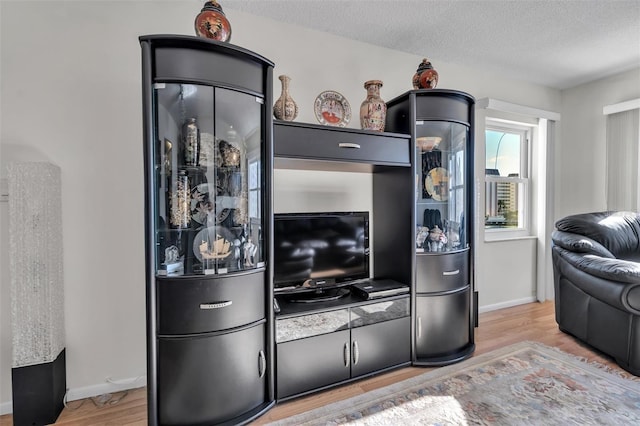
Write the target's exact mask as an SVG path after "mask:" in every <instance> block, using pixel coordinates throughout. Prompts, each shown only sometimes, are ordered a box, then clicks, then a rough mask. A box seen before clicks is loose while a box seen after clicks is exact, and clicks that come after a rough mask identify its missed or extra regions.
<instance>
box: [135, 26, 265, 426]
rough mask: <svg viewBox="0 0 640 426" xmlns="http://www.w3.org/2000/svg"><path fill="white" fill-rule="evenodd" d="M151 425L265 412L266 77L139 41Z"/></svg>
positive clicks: (161, 41)
mask: <svg viewBox="0 0 640 426" xmlns="http://www.w3.org/2000/svg"><path fill="white" fill-rule="evenodd" d="M140 44H141V47H142V100H143V114H144V128H143V136H144V171H145V239H146V244H145V253H146V297H147V380H148V386H147V393H148V422H149V424H150V425H211V424H243V423H247V422H249V421H251V420H252V419H254V418H256V417H257V416H259V415H260V414H262V413H263V412H264V411H266V410H267V409H268V408H269V407H271V406H272V405H273V404H274V401H275V394H274V392H275V391H274V377H273V371H274V344H273V341H274V327H273V320H272V318H273V304H272V300H273V293H272V289H271V285H270V279H269V276H270V270H269V265H268V262H267V259H268V257H269V250H270V248H269V247H270V241H271V220H270V218H271V217H272V213H271V198H270V197H271V185H272V183H271V176H272V172H271V170H272V167H273V165H272V158H273V153H272V142H271V141H272V134H271V132H272V118H271V105H272V103H273V102H272V92H271V84H272V69H273V63H271V62H270V61H268V60H267V59H265V58H263V57H261V56H259V55H256V54H255V53H252V52H249V51H247V50H244V49H242V48H239V47H237V46H234V45H231V44H228V43H219V42H215V41H212V40H208V39H204V38H198V37H188V36H169V35H153V36H143V37H140Z"/></svg>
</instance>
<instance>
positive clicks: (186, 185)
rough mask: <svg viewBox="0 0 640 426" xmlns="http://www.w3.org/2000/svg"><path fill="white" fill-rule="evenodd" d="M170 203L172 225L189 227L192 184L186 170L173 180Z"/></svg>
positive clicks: (179, 227)
mask: <svg viewBox="0 0 640 426" xmlns="http://www.w3.org/2000/svg"><path fill="white" fill-rule="evenodd" d="M170 203H171V204H170V208H171V216H170V223H171V226H172V227H173V228H178V229H186V228H188V227H189V224H190V223H191V186H190V182H189V176H187V173H186V172H185V171H181V172H180V174H179V175H178V176H177V179H176V180H175V182H173V190H172V191H171V197H170Z"/></svg>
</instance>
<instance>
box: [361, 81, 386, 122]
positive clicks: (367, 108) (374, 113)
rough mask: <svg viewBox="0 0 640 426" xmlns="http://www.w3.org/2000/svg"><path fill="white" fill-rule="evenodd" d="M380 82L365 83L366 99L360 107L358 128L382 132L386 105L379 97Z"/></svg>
mask: <svg viewBox="0 0 640 426" xmlns="http://www.w3.org/2000/svg"><path fill="white" fill-rule="evenodd" d="M381 87H382V81H380V80H369V81H365V83H364V88H365V89H367V98H366V99H365V100H364V101H362V104H361V105H360V126H361V127H362V129H364V130H375V131H378V132H384V123H385V119H386V117H387V104H386V103H385V102H384V101H383V100H382V98H381V97H380V88H381Z"/></svg>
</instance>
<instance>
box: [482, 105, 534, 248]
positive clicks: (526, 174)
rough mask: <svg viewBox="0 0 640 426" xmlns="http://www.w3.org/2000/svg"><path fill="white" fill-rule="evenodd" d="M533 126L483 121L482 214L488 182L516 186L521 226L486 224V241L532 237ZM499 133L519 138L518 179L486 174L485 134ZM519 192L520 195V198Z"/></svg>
mask: <svg viewBox="0 0 640 426" xmlns="http://www.w3.org/2000/svg"><path fill="white" fill-rule="evenodd" d="M535 127H536V126H535V125H532V124H527V123H515V122H511V121H506V120H500V119H494V118H490V117H487V118H486V121H485V128H484V134H485V159H484V163H485V175H484V183H485V215H486V209H487V206H486V196H487V195H486V188H487V184H488V183H496V184H497V183H507V184H516V185H518V188H522V190H520V189H519V195H518V200H517V203H518V215H519V218H518V223H519V224H520V223H521V224H522V226H519V227H517V228H487V225H486V221H485V224H484V238H485V241H495V240H505V239H511V238H522V237H529V236H531V235H532V226H531V216H532V208H533V203H532V190H531V189H532V188H531V185H532V182H531V173H532V162H531V158H532V155H531V150H532V137H533V135H534V130H535ZM489 130H490V131H494V132H501V133H510V134H517V135H519V136H520V173H519V174H520V176H518V177H509V176H495V175H487V174H486V169H487V168H488V165H487V163H486V161H487V160H486V133H487V131H489ZM520 193H522V196H520Z"/></svg>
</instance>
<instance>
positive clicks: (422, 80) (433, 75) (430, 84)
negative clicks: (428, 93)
mask: <svg viewBox="0 0 640 426" xmlns="http://www.w3.org/2000/svg"><path fill="white" fill-rule="evenodd" d="M437 85H438V72H437V71H436V70H435V69H434V68H433V65H431V62H429V60H428V59H427V58H424V59H423V60H422V62H421V63H420V65H418V69H417V70H416V73H415V74H414V75H413V88H414V89H435V88H436V86H437Z"/></svg>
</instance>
